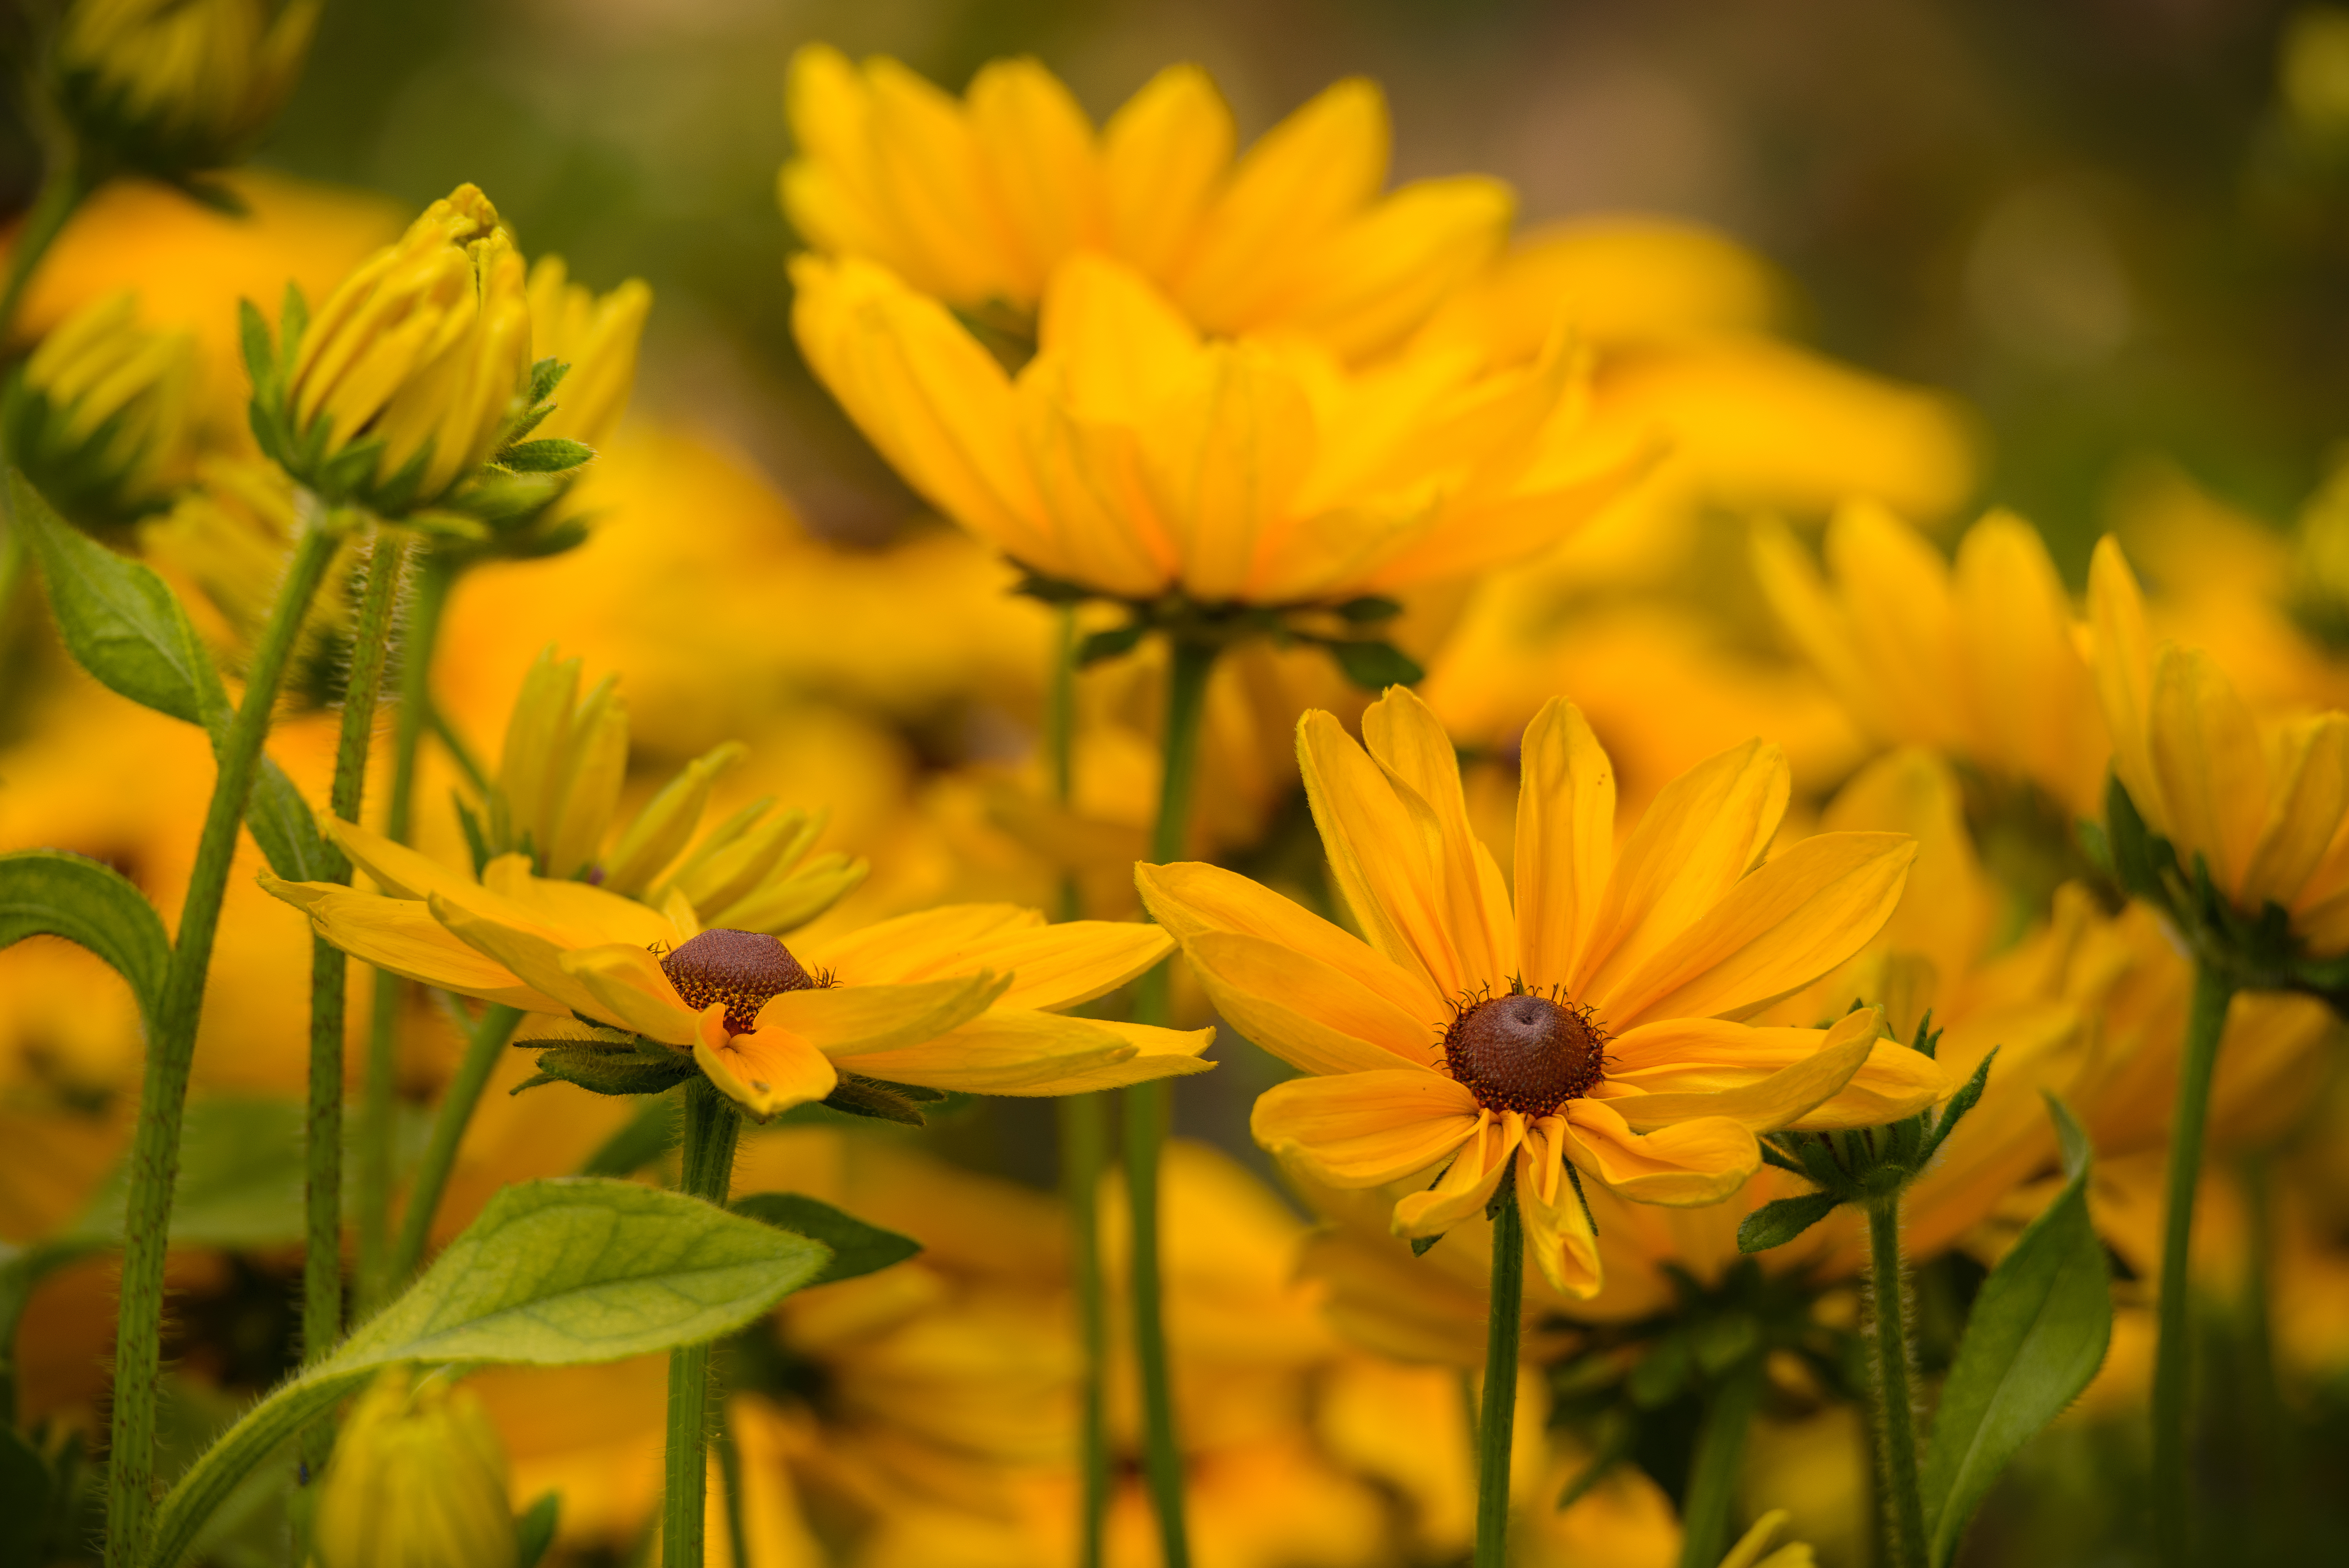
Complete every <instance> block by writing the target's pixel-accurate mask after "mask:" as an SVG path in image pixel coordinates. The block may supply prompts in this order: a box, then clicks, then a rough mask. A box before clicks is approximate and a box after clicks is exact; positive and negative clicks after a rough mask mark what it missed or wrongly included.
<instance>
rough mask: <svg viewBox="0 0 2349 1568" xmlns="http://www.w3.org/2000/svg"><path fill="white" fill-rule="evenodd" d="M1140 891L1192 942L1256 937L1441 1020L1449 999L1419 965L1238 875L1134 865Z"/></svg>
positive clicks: (1406, 1011)
mask: <svg viewBox="0 0 2349 1568" xmlns="http://www.w3.org/2000/svg"><path fill="white" fill-rule="evenodd" d="M1133 881H1134V886H1135V887H1137V888H1138V889H1140V890H1141V892H1142V902H1143V903H1144V904H1146V905H1148V906H1149V909H1150V913H1151V915H1152V917H1153V918H1154V919H1155V920H1156V921H1157V922H1158V923H1159V924H1161V925H1163V926H1164V927H1165V928H1166V929H1167V930H1168V931H1170V932H1172V933H1173V934H1174V937H1175V939H1176V940H1177V941H1179V942H1183V943H1185V944H1188V943H1189V942H1190V941H1191V940H1192V939H1193V938H1195V937H1196V936H1199V935H1201V934H1204V933H1206V932H1209V931H1225V932H1229V933H1231V934H1235V935H1238V936H1254V937H1258V938H1261V939H1262V940H1264V941H1266V942H1269V943H1272V944H1276V945H1278V946H1280V947H1285V948H1287V949H1288V950H1289V951H1290V952H1292V953H1297V954H1303V955H1305V956H1306V957H1309V958H1311V959H1313V960H1314V961H1316V962H1317V963H1319V964H1323V965H1328V966H1329V967H1330V968H1331V969H1334V970H1336V971H1337V972H1338V973H1339V974H1340V975H1344V976H1345V977H1346V979H1347V980H1348V981H1349V982H1350V983H1351V984H1352V985H1356V986H1359V987H1360V988H1361V989H1362V990H1363V991H1365V992H1367V993H1369V994H1370V995H1373V996H1376V997H1378V998H1380V999H1381V1000H1382V1001H1384V1002H1386V1003H1388V1004H1390V1005H1391V1006H1393V1007H1394V1008H1395V1010H1396V1011H1398V1012H1399V1013H1401V1014H1402V1016H1405V1017H1409V1018H1415V1019H1419V1020H1422V1021H1423V1022H1426V1023H1433V1022H1437V1021H1440V1020H1441V1019H1442V1018H1443V1017H1444V1013H1445V1008H1446V1002H1447V998H1446V997H1445V995H1444V993H1443V992H1441V991H1439V990H1437V989H1436V988H1435V986H1434V985H1432V984H1431V983H1430V982H1429V981H1428V979H1427V977H1426V975H1423V974H1422V973H1421V972H1419V971H1418V970H1417V969H1416V968H1407V967H1405V966H1404V965H1401V964H1398V963H1396V962H1395V961H1394V960H1392V958H1389V957H1388V956H1387V955H1386V954H1383V953H1381V952H1379V951H1378V950H1377V949H1375V948H1372V947H1371V946H1369V945H1368V944H1365V943H1364V942H1363V941H1362V940H1361V938H1360V937H1358V936H1356V935H1354V934H1352V933H1351V932H1350V931H1345V930H1342V929H1340V927H1338V926H1335V925H1332V924H1331V923H1330V922H1328V921H1326V920H1324V919H1322V918H1321V917H1320V916H1319V915H1318V914H1315V913H1313V912H1312V911H1310V910H1309V909H1306V908H1304V907H1302V906H1301V905H1299V904H1298V903H1294V902H1293V901H1291V900H1288V899H1285V898H1283V897H1281V896H1280V895H1279V894H1278V893H1277V892H1272V891H1271V890H1270V889H1268V888H1264V887H1259V886H1258V885H1257V884H1256V883H1255V882H1250V881H1249V880H1248V879H1247V878H1246V877H1244V876H1241V875H1240V874H1239V873H1238V872H1228V871H1226V870H1225V869H1224V868H1223V867H1221V866H1211V865H1206V864H1204V863H1202V862H1200V861H1174V862H1173V863H1171V864H1167V865H1161V866H1154V865H1138V866H1136V867H1134V868H1133Z"/></svg>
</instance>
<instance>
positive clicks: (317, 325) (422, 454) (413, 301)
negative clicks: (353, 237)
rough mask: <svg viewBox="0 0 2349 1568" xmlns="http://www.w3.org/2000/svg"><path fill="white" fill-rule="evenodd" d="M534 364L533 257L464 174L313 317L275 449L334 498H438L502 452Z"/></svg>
mask: <svg viewBox="0 0 2349 1568" xmlns="http://www.w3.org/2000/svg"><path fill="white" fill-rule="evenodd" d="M530 368H531V318H530V308H529V304H528V301H527V297H526V294H525V278H524V270H523V260H522V256H521V255H520V253H517V252H516V251H515V250H514V248H513V242H512V240H510V239H509V238H508V237H507V236H506V233H505V231H504V230H503V229H502V228H500V227H499V226H498V213H497V209H496V208H494V207H492V205H490V201H489V198H487V197H486V196H483V195H482V194H481V191H479V190H478V189H477V188H475V187H474V186H471V185H460V186H459V187H458V188H457V189H456V191H453V192H452V193H450V195H449V196H448V197H447V198H446V199H444V200H442V201H435V202H434V203H432V205H431V206H429V207H428V208H426V209H425V210H424V212H423V214H422V215H421V216H419V218H418V219H417V220H416V221H415V222H413V223H411V224H410V225H409V229H408V232H407V233H406V234H405V235H403V236H402V237H401V238H400V240H399V241H398V243H396V244H392V245H388V246H386V247H385V248H384V249H382V250H381V251H378V252H377V253H376V254H375V255H374V256H372V257H370V258H369V259H368V260H367V261H366V262H364V263H360V265H359V267H358V269H357V271H355V272H353V273H351V275H350V276H349V277H347V278H346V279H345V280H344V281H343V284H342V286H341V287H340V288H338V289H336V291H335V292H334V294H332V295H330V296H329V297H328V298H327V300H326V304H324V305H322V306H320V307H319V309H318V311H317V314H316V315H313V316H311V317H310V318H309V322H308V325H306V327H305V329H304V331H303V333H302V337H301V341H300V343H299V344H298V346H295V350H294V357H293V369H292V374H291V376H290V377H289V379H288V381H287V384H286V387H285V399H286V406H285V410H284V413H285V416H286V418H287V420H288V432H287V435H288V449H286V450H285V451H283V452H280V453H278V454H275V455H277V456H279V457H280V458H281V459H283V460H285V463H286V466H287V467H288V468H289V469H291V470H293V472H294V473H295V477H296V478H297V479H300V480H304V481H305V482H306V483H309V484H312V485H313V486H315V487H316V488H319V489H320V490H322V491H323V492H324V493H326V495H328V497H329V498H330V499H339V498H340V497H341V496H342V495H344V494H346V493H350V494H356V495H358V496H360V497H362V498H368V499H371V500H374V501H375V502H376V503H377V504H380V505H385V506H388V507H390V508H391V509H393V510H396V511H398V510H405V509H406V508H407V507H409V506H410V505H417V504H422V503H425V502H429V501H430V500H435V499H437V498H438V497H439V496H440V494H441V493H442V492H443V491H445V490H448V488H449V487H450V485H451V484H453V483H455V482H456V480H458V479H459V478H460V477H461V476H462V475H463V474H464V473H465V472H466V471H467V470H468V469H472V468H474V467H476V466H478V465H479V464H481V462H483V461H484V460H486V459H488V458H489V457H490V455H491V453H492V451H493V450H494V449H495V448H496V445H497V440H498V437H499V434H500V432H501V431H502V429H503V428H504V427H505V424H506V422H507V420H508V419H509V418H512V416H513V415H514V414H515V413H517V412H518V411H519V409H518V407H517V402H518V400H519V399H520V398H521V397H522V396H523V393H524V392H525V391H526V390H527V389H528V386H529V379H530Z"/></svg>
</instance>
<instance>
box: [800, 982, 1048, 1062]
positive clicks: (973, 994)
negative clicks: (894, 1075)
mask: <svg viewBox="0 0 2349 1568" xmlns="http://www.w3.org/2000/svg"><path fill="white" fill-rule="evenodd" d="M1010 984H1011V976H1010V975H996V974H995V973H994V972H993V971H991V970H986V969H982V970H980V971H979V972H978V974H976V975H957V976H956V977H954V978H951V979H946V980H923V981H916V982H915V983H914V984H912V985H833V986H823V987H819V988H817V989H814V990H809V991H784V992H781V993H780V994H779V995H773V996H770V997H769V998H767V1002H766V1005H765V1006H762V1007H761V1008H760V1009H759V1018H758V1025H759V1027H761V1028H762V1029H788V1030H789V1031H791V1032H792V1034H794V1035H797V1036H799V1037H801V1038H802V1039H804V1040H806V1041H808V1042H809V1043H810V1044H812V1045H813V1046H814V1047H816V1049H818V1050H820V1051H822V1052H823V1053H824V1054H825V1055H827V1056H833V1057H849V1056H859V1055H862V1054H863V1053H864V1052H867V1051H888V1050H898V1049H902V1048H903V1047H907V1046H913V1045H918V1044H920V1043H921V1042H922V1041H924V1040H927V1039H934V1038H936V1037H937V1036H939V1035H942V1034H944V1033H946V1032H947V1030H948V1029H951V1028H953V1027H955V1026H957V1025H958V1024H967V1023H968V1022H969V1021H970V1020H971V1019H973V1018H976V1017H978V1016H979V1015H980V1014H981V1013H984V1012H986V1011H987V1009H988V1006H989V1005H990V1004H992V1003H993V1002H994V1001H995V1000H996V998H997V997H999V996H1000V995H1003V993H1004V991H1005V989H1006V988H1007V987H1008V986H1009V985H1010ZM858 1070H860V1071H861V1070H863V1069H861V1068H860V1069H858Z"/></svg>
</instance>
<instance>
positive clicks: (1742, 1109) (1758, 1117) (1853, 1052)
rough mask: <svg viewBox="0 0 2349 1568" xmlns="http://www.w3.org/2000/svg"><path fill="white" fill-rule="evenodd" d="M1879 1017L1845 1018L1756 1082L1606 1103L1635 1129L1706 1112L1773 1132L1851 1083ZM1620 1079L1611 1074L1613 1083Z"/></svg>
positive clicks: (1648, 1128)
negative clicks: (1806, 1052)
mask: <svg viewBox="0 0 2349 1568" xmlns="http://www.w3.org/2000/svg"><path fill="white" fill-rule="evenodd" d="M1878 1016H1879V1015H1878V1014H1877V1013H1876V1012H1875V1011H1873V1010H1863V1011H1861V1012H1857V1013H1852V1014H1849V1015H1847V1016H1845V1017H1843V1018H1842V1019H1840V1020H1838V1021H1837V1024H1836V1026H1835V1027H1834V1028H1832V1029H1828V1030H1826V1031H1824V1032H1822V1033H1819V1035H1818V1039H1819V1045H1818V1048H1817V1049H1816V1050H1814V1051H1812V1052H1811V1053H1810V1054H1809V1055H1807V1056H1805V1057H1798V1058H1797V1059H1795V1061H1792V1062H1789V1063H1788V1064H1787V1065H1786V1066H1785V1067H1783V1068H1779V1069H1778V1070H1777V1071H1775V1072H1774V1073H1771V1074H1770V1075H1769V1076H1768V1077H1766V1078H1758V1079H1755V1080H1754V1082H1752V1083H1748V1084H1744V1085H1741V1086H1739V1087H1737V1088H1720V1089H1713V1090H1710V1091H1698V1092H1694V1093H1691V1092H1686V1091H1682V1092H1678V1093H1674V1092H1672V1091H1670V1090H1667V1091H1665V1092H1663V1093H1661V1094H1626V1095H1622V1096H1620V1097H1610V1098H1609V1099H1608V1101H1607V1103H1608V1105H1609V1106H1610V1107H1611V1108H1612V1109H1615V1110H1616V1111H1618V1112H1619V1113H1620V1114H1621V1115H1622V1118H1623V1120H1624V1123H1625V1124H1626V1125H1627V1126H1629V1127H1630V1129H1631V1130H1633V1131H1634V1132H1653V1131H1654V1130H1657V1129H1658V1128H1661V1127H1670V1126H1671V1125H1672V1124H1673V1123H1675V1122H1682V1121H1690V1120H1693V1119H1696V1118H1699V1117H1706V1116H1723V1117H1727V1118H1728V1119H1730V1120H1732V1121H1734V1122H1736V1123H1737V1124H1738V1125H1739V1126H1741V1127H1744V1128H1745V1129H1746V1130H1748V1131H1751V1132H1775V1131H1777V1130H1780V1129H1781V1128H1786V1127H1792V1126H1794V1125H1795V1123H1796V1122H1797V1121H1799V1120H1801V1119H1802V1118H1803V1117H1805V1116H1806V1115H1807V1114H1808V1113H1809V1112H1811V1111H1812V1110H1813V1109H1816V1107H1818V1106H1819V1105H1821V1104H1823V1103H1825V1102H1826V1100H1828V1099H1832V1098H1834V1096H1835V1095H1836V1094H1837V1093H1838V1092H1840V1091H1841V1090H1842V1088H1843V1087H1844V1086H1845V1085H1846V1084H1847V1083H1849V1082H1850V1081H1851V1078H1852V1075H1853V1074H1855V1073H1857V1071H1859V1069H1860V1068H1861V1066H1862V1065H1863V1064H1864V1063H1866V1062H1867V1060H1868V1051H1869V1048H1870V1047H1871V1046H1873V1045H1874V1044H1875V1042H1876V1037H1877V1034H1876V1031H1877V1025H1878ZM1909 1055H1910V1056H1918V1053H1916V1052H1914V1051H1910V1052H1909ZM1918 1059H1919V1060H1920V1061H1923V1060H1924V1059H1925V1058H1924V1057H1918ZM1927 1065H1929V1066H1930V1063H1928V1064H1927ZM1619 1081H1620V1080H1619V1079H1618V1078H1613V1077H1612V1076H1611V1075H1610V1078H1609V1082H1610V1083H1613V1082H1619Z"/></svg>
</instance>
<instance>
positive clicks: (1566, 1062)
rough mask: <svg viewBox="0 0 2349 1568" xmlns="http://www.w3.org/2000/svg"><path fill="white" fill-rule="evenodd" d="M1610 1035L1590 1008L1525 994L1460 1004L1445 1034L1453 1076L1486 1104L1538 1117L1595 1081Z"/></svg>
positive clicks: (1445, 1048) (1488, 1106) (1593, 1086)
mask: <svg viewBox="0 0 2349 1568" xmlns="http://www.w3.org/2000/svg"><path fill="white" fill-rule="evenodd" d="M1606 1045H1607V1037H1606V1035H1605V1034H1604V1033H1603V1032H1602V1031H1601V1030H1600V1029H1599V1026H1598V1025H1596V1024H1595V1023H1593V1022H1591V1018H1590V1010H1589V1009H1588V1008H1587V1007H1570V1006H1566V1005H1564V1004H1563V1003H1559V1002H1556V1001H1553V1000H1551V999H1550V998H1549V997H1547V996H1537V995H1530V994H1526V995H1513V996H1493V997H1488V998H1486V999H1485V1000H1484V1001H1482V1002H1476V1003H1473V1004H1471V1005H1470V1006H1465V1007H1463V1008H1462V1009H1461V1010H1460V1014H1459V1016H1457V1017H1455V1018H1454V1019H1453V1020H1452V1026H1451V1027H1450V1028H1448V1029H1446V1030H1444V1059H1445V1060H1446V1061H1448V1062H1450V1063H1451V1064H1452V1076H1453V1077H1454V1078H1458V1079H1459V1080H1460V1081H1461V1082H1462V1083H1464V1084H1465V1085H1467V1086H1468V1091H1469V1092H1470V1093H1471V1094H1473V1095H1475V1097H1476V1103H1477V1104H1479V1105H1481V1106H1483V1107H1485V1109H1488V1110H1494V1111H1502V1110H1514V1111H1516V1112H1518V1113H1520V1114H1521V1115H1524V1116H1527V1117H1543V1116H1547V1115H1549V1114H1550V1113H1551V1112H1552V1111H1555V1110H1556V1109H1557V1108H1558V1107H1559V1106H1561V1105H1563V1104H1565V1103H1566V1102H1567V1101H1568V1100H1569V1099H1576V1098H1577V1097H1578V1096H1581V1095H1585V1094H1588V1093H1589V1092H1590V1090H1591V1089H1592V1088H1595V1087H1596V1086H1597V1085H1598V1082H1599V1075H1600V1073H1601V1071H1602V1070H1603V1063H1604V1057H1605V1055H1606Z"/></svg>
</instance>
